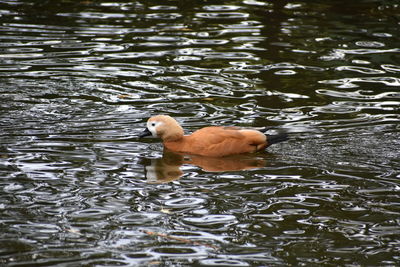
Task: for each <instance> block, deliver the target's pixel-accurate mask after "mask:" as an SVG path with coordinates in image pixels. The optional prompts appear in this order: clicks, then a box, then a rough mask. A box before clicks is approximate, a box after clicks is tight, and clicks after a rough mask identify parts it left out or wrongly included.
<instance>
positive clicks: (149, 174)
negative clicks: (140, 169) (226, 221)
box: [141, 150, 266, 183]
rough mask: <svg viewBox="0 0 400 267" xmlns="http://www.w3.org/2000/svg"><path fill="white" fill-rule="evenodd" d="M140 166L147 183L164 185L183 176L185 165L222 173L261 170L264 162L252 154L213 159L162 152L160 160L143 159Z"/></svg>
mask: <svg viewBox="0 0 400 267" xmlns="http://www.w3.org/2000/svg"><path fill="white" fill-rule="evenodd" d="M141 164H142V165H143V166H144V167H145V176H146V179H147V182H148V183H166V182H171V181H174V180H177V179H179V178H180V177H181V176H182V175H183V174H184V172H183V171H182V170H181V166H182V165H186V164H188V165H194V166H198V167H200V168H202V169H203V170H204V171H207V172H224V171H239V170H249V169H256V168H261V167H264V166H265V165H266V161H265V159H262V158H260V157H259V156H257V155H254V154H249V155H243V154H242V155H235V156H229V157H222V158H213V157H204V156H198V155H187V154H179V153H176V152H172V151H170V150H164V153H163V156H162V157H161V158H156V159H148V158H144V159H143V160H142V161H141Z"/></svg>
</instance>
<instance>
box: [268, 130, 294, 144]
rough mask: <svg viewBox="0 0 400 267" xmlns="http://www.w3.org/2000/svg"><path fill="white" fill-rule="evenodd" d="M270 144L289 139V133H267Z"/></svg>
mask: <svg viewBox="0 0 400 267" xmlns="http://www.w3.org/2000/svg"><path fill="white" fill-rule="evenodd" d="M266 136H267V142H268V145H273V144H276V143H280V142H283V141H286V140H288V139H289V136H288V134H287V133H279V134H266Z"/></svg>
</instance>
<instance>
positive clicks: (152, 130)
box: [139, 115, 184, 141]
mask: <svg viewBox="0 0 400 267" xmlns="http://www.w3.org/2000/svg"><path fill="white" fill-rule="evenodd" d="M183 134H184V132H183V129H182V127H181V126H180V125H179V123H178V122H177V121H176V120H175V119H174V118H172V117H170V116H168V115H157V116H154V117H151V118H150V119H149V120H148V121H147V128H146V129H145V130H144V131H143V132H142V133H141V134H140V135H139V137H145V136H150V135H152V136H153V137H159V138H161V139H162V140H163V141H177V140H179V139H181V138H182V137H183Z"/></svg>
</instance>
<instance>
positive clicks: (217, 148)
mask: <svg viewBox="0 0 400 267" xmlns="http://www.w3.org/2000/svg"><path fill="white" fill-rule="evenodd" d="M150 135H152V136H153V137H159V138H161V140H162V141H163V144H164V147H165V148H167V149H169V150H171V151H174V152H181V153H188V154H194V155H201V156H207V157H224V156H229V155H237V154H243V153H254V152H257V151H261V150H264V149H265V148H267V147H268V146H270V145H272V144H275V143H279V142H282V141H285V140H287V135H286V134H285V133H282V134H277V135H267V134H265V133H262V132H260V131H258V130H253V129H243V128H239V127H224V126H210V127H205V128H202V129H200V130H197V131H195V132H194V133H192V134H190V135H184V131H183V129H182V127H181V126H180V125H179V123H178V122H177V121H176V120H175V119H173V118H172V117H170V116H168V115H157V116H154V117H151V118H150V119H149V120H148V121H147V128H146V129H145V130H144V131H143V133H142V134H141V135H140V136H139V137H145V136H150Z"/></svg>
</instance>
